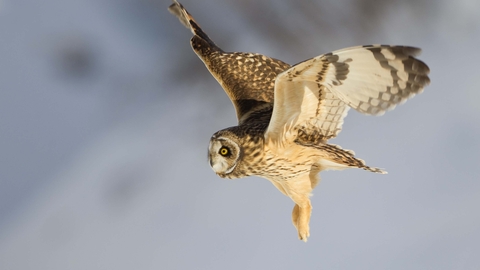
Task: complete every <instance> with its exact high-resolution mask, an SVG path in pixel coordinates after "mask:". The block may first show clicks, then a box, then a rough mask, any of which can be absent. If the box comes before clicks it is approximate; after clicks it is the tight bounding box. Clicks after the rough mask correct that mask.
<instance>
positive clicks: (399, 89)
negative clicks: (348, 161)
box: [265, 45, 430, 142]
mask: <svg viewBox="0 0 480 270" xmlns="http://www.w3.org/2000/svg"><path fill="white" fill-rule="evenodd" d="M419 53H420V49H418V48H414V47H406V46H388V45H367V46H361V47H352V48H347V49H343V50H339V51H335V52H331V53H328V54H324V55H320V56H318V57H315V58H312V59H309V60H306V61H304V62H301V63H299V64H297V65H295V66H293V67H291V68H290V69H288V70H286V71H284V72H283V73H281V74H280V75H278V77H277V78H276V81H275V100H274V107H273V113H272V118H271V120H270V123H269V126H268V128H267V131H266V133H265V138H266V139H271V140H274V141H277V142H279V141H282V140H285V139H286V140H295V139H303V140H306V141H310V142H312V141H313V142H320V141H326V140H327V139H330V138H333V137H335V136H336V135H337V134H338V133H339V132H340V130H341V128H342V124H343V119H344V118H345V116H346V115H347V112H348V110H349V108H350V107H351V108H353V109H355V110H357V111H359V112H361V113H364V114H368V115H381V114H383V113H385V111H387V110H391V109H393V108H394V107H395V106H396V105H397V104H399V103H402V102H405V101H406V100H407V99H408V98H411V97H413V96H414V95H415V94H418V93H420V92H421V91H422V90H423V88H424V87H425V86H426V85H428V84H429V83H430V79H429V78H428V76H427V75H428V73H429V68H428V66H427V65H425V64H424V63H423V62H422V61H420V60H418V59H416V58H414V56H416V55H418V54H419Z"/></svg>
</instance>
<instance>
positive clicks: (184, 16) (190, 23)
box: [168, 0, 218, 48]
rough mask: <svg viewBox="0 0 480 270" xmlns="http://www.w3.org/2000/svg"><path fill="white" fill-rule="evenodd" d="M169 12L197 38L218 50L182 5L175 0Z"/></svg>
mask: <svg viewBox="0 0 480 270" xmlns="http://www.w3.org/2000/svg"><path fill="white" fill-rule="evenodd" d="M168 11H170V13H172V14H173V15H175V16H176V17H177V18H178V19H179V20H180V22H181V23H182V24H183V25H184V26H185V27H187V28H188V29H190V31H192V33H193V34H194V35H195V36H198V37H200V38H201V39H203V40H205V41H206V42H207V43H209V44H210V46H212V47H217V48H218V46H217V45H215V43H214V42H213V41H212V40H211V39H210V38H209V37H208V35H207V34H206V33H205V32H203V30H202V28H201V27H200V26H199V25H198V23H197V22H196V21H195V19H194V18H193V17H192V15H190V13H188V11H187V10H186V9H185V8H184V7H183V5H182V4H180V3H179V2H177V1H176V0H173V4H171V5H170V7H168Z"/></svg>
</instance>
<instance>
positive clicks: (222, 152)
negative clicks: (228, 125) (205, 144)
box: [218, 146, 230, 157]
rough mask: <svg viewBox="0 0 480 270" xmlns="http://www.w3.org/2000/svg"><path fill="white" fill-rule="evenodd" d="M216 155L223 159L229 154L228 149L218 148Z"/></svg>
mask: <svg viewBox="0 0 480 270" xmlns="http://www.w3.org/2000/svg"><path fill="white" fill-rule="evenodd" d="M218 153H219V154H220V155H222V156H224V157H225V156H228V155H229V154H230V150H228V148H227V147H225V146H224V147H222V148H220V150H219V151H218Z"/></svg>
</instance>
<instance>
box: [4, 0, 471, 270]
mask: <svg viewBox="0 0 480 270" xmlns="http://www.w3.org/2000/svg"><path fill="white" fill-rule="evenodd" d="M170 4H171V2H169V1H163V0H161V1H154V0H100V1H99V0H83V1H80V0H76V1H75V0H44V1H34V0H0V269H2V270H17V269H41V270H43V269H45V270H56V269H59V270H60V269H61V270H63V269H116V270H122V269H479V267H480V257H479V256H478V254H480V105H479V104H480V103H479V102H480V82H479V71H480V68H479V66H478V63H480V53H479V48H480V16H479V15H478V14H479V12H480V1H478V0H458V1H448V0H443V1H434V0H431V1H429V0H409V1H374V0H358V1H356V0H341V1H340V0H325V1H307V0H282V1H273V0H270V1H269V0H255V1H254V0H243V1H238V0H228V1H222V0H205V1H193V0H185V1H183V4H184V5H185V6H186V7H187V9H188V10H189V11H190V13H192V14H193V16H194V17H195V18H196V19H197V21H198V22H199V23H200V25H202V27H203V28H204V30H205V31H206V32H207V33H208V34H209V35H210V37H211V38H212V39H213V40H214V41H216V43H217V44H218V45H219V46H220V47H222V48H224V49H225V50H228V51H247V52H259V53H263V54H266V55H269V56H272V57H275V58H279V59H282V60H284V61H286V62H289V63H291V64H293V63H297V62H300V61H302V60H304V59H307V58H311V57H314V56H317V55H319V54H322V53H326V52H329V51H332V50H337V49H340V48H344V47H349V46H354V45H362V44H372V43H383V44H401V45H414V46H418V47H421V48H422V49H423V54H422V55H421V56H420V58H421V59H422V60H424V61H425V62H426V63H427V64H428V65H429V66H430V68H431V80H432V84H431V85H430V86H429V87H427V88H426V90H425V92H424V93H422V94H421V95H419V96H417V97H415V98H414V99H412V100H410V101H408V102H407V103H406V104H404V105H402V106H399V107H397V109H396V110H394V111H392V112H390V113H387V114H386V115H384V116H382V117H368V116H363V115H360V114H359V113H356V112H354V111H351V112H350V114H349V116H348V117H347V118H346V122H345V125H344V130H343V132H342V133H341V134H340V136H339V137H338V138H337V139H335V140H333V141H332V143H336V144H339V145H341V146H343V147H344V148H346V149H353V150H355V152H356V153H357V156H358V157H360V158H363V159H365V160H366V161H367V163H368V164H369V165H371V166H378V167H382V168H385V169H387V170H388V172H389V174H388V175H376V174H372V173H368V172H365V171H362V170H348V171H343V172H323V173H322V174H321V177H322V182H321V183H320V185H319V186H318V187H317V188H316V190H315V191H314V194H315V196H314V197H313V198H312V203H313V207H314V210H313V216H312V220H311V224H310V228H311V238H310V239H309V241H308V243H306V244H305V243H303V242H301V241H299V240H298V239H297V234H296V231H295V228H294V227H293V225H292V224H291V218H290V213H291V209H292V207H293V203H292V202H291V201H290V199H289V198H287V197H285V196H283V195H282V194H281V193H280V192H278V191H277V190H276V189H275V188H274V187H273V186H272V185H271V184H270V183H269V182H268V181H266V180H264V179H260V178H255V177H252V178H246V179H241V180H222V179H220V178H218V177H217V176H216V175H215V174H214V173H213V171H212V170H211V169H210V167H209V165H208V163H207V157H206V156H207V155H206V153H207V146H208V140H209V138H210V136H211V134H213V133H214V132H215V131H217V130H219V129H222V128H225V127H228V126H231V125H235V124H236V119H235V113H234V110H233V108H232V106H231V103H230V101H229V100H228V98H227V96H226V95H225V94H224V93H223V90H222V89H221V88H220V86H219V85H218V84H217V83H216V81H215V80H214V79H213V78H212V77H211V76H210V74H209V73H208V72H207V70H206V69H205V67H204V66H203V64H202V63H201V61H200V60H198V59H197V57H196V55H195V54H194V53H193V52H192V51H191V49H190V45H189V39H190V37H191V34H190V33H189V31H188V30H187V29H185V28H184V27H183V26H182V25H181V24H180V23H179V22H178V20H177V19H176V18H175V17H174V16H172V15H170V14H169V13H168V11H167V7H168V6H169V5H170Z"/></svg>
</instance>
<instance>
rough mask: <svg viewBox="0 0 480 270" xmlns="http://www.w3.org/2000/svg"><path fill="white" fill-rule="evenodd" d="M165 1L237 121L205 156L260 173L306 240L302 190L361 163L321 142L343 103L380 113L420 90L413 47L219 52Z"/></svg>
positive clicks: (228, 173)
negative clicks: (309, 54) (295, 56)
mask: <svg viewBox="0 0 480 270" xmlns="http://www.w3.org/2000/svg"><path fill="white" fill-rule="evenodd" d="M173 2H174V3H173V4H172V5H171V6H170V8H169V10H170V12H171V13H173V14H174V15H176V16H177V17H178V18H179V19H180V21H181V22H182V24H184V25H185V26H186V27H187V28H189V29H190V30H191V31H192V33H193V38H192V39H191V45H192V48H193V50H194V51H195V53H196V54H197V55H198V57H200V59H201V60H202V61H203V62H204V63H205V65H206V67H207V68H208V70H209V71H210V72H211V74H212V75H213V76H214V77H215V79H217V81H218V82H219V83H220V85H221V86H222V87H223V89H224V90H225V92H226V93H227V95H228V96H229V97H230V99H231V101H232V103H233V105H234V106H235V110H236V112H237V118H238V126H234V127H230V128H226V129H224V130H220V131H218V132H216V133H215V134H213V136H212V138H211V139H210V145H209V149H208V151H209V152H208V157H209V162H210V165H211V167H212V168H213V170H214V171H215V173H216V174H217V175H219V176H220V177H222V178H230V179H232V178H240V177H245V176H251V175H256V176H260V177H264V178H266V179H268V180H269V181H270V182H272V184H273V185H274V186H275V187H276V188H278V189H279V190H280V191H281V192H282V193H283V194H285V195H286V196H288V197H290V198H291V199H292V200H293V201H294V202H295V206H294V208H293V212H292V220H293V225H294V226H295V228H296V229H297V231H298V237H299V238H300V239H301V240H304V241H307V238H308V237H309V235H310V233H309V221H310V214H311V209H312V206H311V204H310V199H309V196H310V194H311V192H312V189H313V188H314V187H315V186H316V185H317V184H318V182H319V177H318V174H319V172H320V171H323V170H343V169H347V168H361V169H364V170H367V171H371V172H375V173H386V172H384V171H382V170H381V169H378V168H373V167H369V166H367V165H365V162H364V161H363V160H361V159H358V158H355V157H354V153H353V151H349V150H344V149H342V148H341V147H339V146H336V145H332V144H328V143H327V140H328V139H331V138H334V137H335V136H337V134H338V133H339V132H340V130H341V129H342V125H343V118H345V116H346V115H347V112H348V110H349V109H350V107H351V108H353V109H355V110H357V111H359V112H361V113H364V114H368V115H381V114H383V113H385V111H387V110H391V109H393V108H394V107H395V106H396V105H397V104H400V103H402V102H404V101H406V100H407V99H409V98H411V97H413V96H414V95H415V94H418V93H420V92H421V91H422V90H423V88H424V87H425V86H426V85H428V84H429V82H430V80H429V78H428V76H427V75H428V73H429V68H428V67H427V65H425V64H424V63H423V62H422V61H420V60H418V59H416V58H415V56H416V55H418V54H419V53H420V49H418V48H414V47H407V46H389V45H366V46H359V47H351V48H347V49H343V50H338V51H334V52H331V53H327V54H323V55H320V56H317V57H315V58H312V59H308V60H306V61H303V62H300V63H298V64H296V65H293V66H290V65H289V64H287V63H284V62H282V61H280V60H277V59H273V58H270V57H268V56H265V55H261V54H255V53H241V52H225V51H223V50H222V49H220V48H219V47H218V46H217V45H216V44H215V43H214V42H213V41H212V40H211V39H210V38H209V37H208V36H207V34H206V33H205V32H203V30H202V29H201V28H200V26H199V25H198V24H197V23H196V22H195V20H194V19H193V17H192V16H191V15H190V14H189V13H188V12H187V11H186V10H185V8H184V7H183V6H182V5H181V4H180V3H178V2H177V1H175V0H174V1H173Z"/></svg>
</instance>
